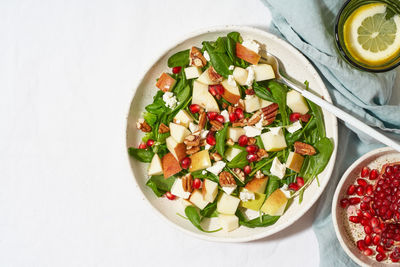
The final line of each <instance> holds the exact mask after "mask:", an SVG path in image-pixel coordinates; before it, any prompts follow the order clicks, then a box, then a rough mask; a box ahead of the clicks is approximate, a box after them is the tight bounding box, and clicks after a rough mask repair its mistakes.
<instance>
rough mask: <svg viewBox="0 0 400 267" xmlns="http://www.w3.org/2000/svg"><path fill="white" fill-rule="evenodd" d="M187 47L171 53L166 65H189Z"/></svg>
mask: <svg viewBox="0 0 400 267" xmlns="http://www.w3.org/2000/svg"><path fill="white" fill-rule="evenodd" d="M189 53H190V51H189V49H188V50H184V51H180V52H178V53H175V54H173V55H172V56H171V57H170V58H169V59H168V67H169V68H173V67H185V66H187V65H189Z"/></svg>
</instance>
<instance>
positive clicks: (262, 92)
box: [253, 82, 286, 104]
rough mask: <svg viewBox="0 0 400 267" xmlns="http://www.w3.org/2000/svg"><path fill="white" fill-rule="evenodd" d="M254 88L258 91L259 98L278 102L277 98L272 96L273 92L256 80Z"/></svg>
mask: <svg viewBox="0 0 400 267" xmlns="http://www.w3.org/2000/svg"><path fill="white" fill-rule="evenodd" d="M253 90H254V92H255V93H256V96H258V97H259V98H261V99H264V100H267V101H270V102H276V101H275V99H274V98H273V97H272V94H271V93H270V92H269V91H268V89H267V88H265V87H264V86H262V85H260V84H258V83H256V82H254V84H253ZM285 104H286V103H285Z"/></svg>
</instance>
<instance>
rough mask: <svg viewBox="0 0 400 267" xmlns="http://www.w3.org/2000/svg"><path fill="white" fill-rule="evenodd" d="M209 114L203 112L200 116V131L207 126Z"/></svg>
mask: <svg viewBox="0 0 400 267" xmlns="http://www.w3.org/2000/svg"><path fill="white" fill-rule="evenodd" d="M206 122H207V114H206V113H205V112H204V111H203V112H201V113H200V115H199V130H203V129H204V127H205V126H206Z"/></svg>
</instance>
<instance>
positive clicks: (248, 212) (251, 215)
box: [241, 208, 260, 220]
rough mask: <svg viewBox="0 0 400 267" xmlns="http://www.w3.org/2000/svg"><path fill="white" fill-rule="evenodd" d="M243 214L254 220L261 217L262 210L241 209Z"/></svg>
mask: <svg viewBox="0 0 400 267" xmlns="http://www.w3.org/2000/svg"><path fill="white" fill-rule="evenodd" d="M241 210H242V212H243V214H244V215H245V216H246V218H247V220H253V219H255V218H258V217H260V212H259V211H256V210H251V209H245V208H242V209H241Z"/></svg>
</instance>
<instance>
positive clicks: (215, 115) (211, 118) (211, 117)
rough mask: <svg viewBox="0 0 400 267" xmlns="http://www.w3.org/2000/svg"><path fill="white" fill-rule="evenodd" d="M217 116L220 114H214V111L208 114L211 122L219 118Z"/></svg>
mask: <svg viewBox="0 0 400 267" xmlns="http://www.w3.org/2000/svg"><path fill="white" fill-rule="evenodd" d="M217 116H218V113H217V112H214V111H211V112H208V113H207V118H208V119H209V120H210V121H213V120H215V119H216V118H217Z"/></svg>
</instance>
